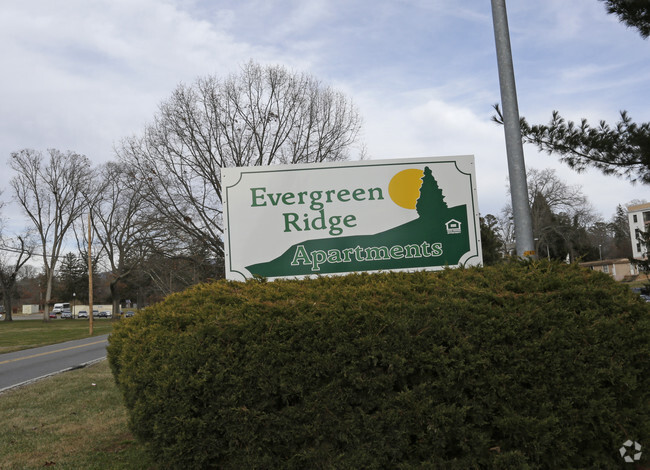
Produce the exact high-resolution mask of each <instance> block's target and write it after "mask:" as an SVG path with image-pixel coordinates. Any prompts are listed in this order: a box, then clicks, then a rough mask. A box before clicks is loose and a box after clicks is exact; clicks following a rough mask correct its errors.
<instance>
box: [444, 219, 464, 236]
mask: <svg viewBox="0 0 650 470" xmlns="http://www.w3.org/2000/svg"><path fill="white" fill-rule="evenodd" d="M460 225H461V223H460V222H459V221H458V220H456V219H451V220H449V221H447V222H445V227H446V228H447V233H461V227H460Z"/></svg>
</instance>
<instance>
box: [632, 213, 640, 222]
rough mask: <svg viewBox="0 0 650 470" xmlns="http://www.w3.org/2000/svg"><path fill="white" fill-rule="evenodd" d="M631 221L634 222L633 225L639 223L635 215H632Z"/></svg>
mask: <svg viewBox="0 0 650 470" xmlns="http://www.w3.org/2000/svg"><path fill="white" fill-rule="evenodd" d="M632 220H633V221H634V223H635V224H636V223H637V222H638V221H639V219H638V217H637V216H636V214H634V215H633V216H632Z"/></svg>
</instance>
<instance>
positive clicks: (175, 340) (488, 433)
mask: <svg viewBox="0 0 650 470" xmlns="http://www.w3.org/2000/svg"><path fill="white" fill-rule="evenodd" d="M649 342H650V309H649V308H648V306H647V305H646V304H645V303H643V302H642V301H641V300H640V299H639V298H638V296H635V295H634V294H632V293H631V292H629V290H628V289H626V288H625V287H623V286H621V285H619V284H617V283H616V282H614V281H612V280H611V279H610V278H609V277H608V276H607V275H604V274H601V273H596V272H593V271H588V270H584V269H581V268H579V267H577V266H575V265H565V264H561V263H548V262H534V263H523V262H521V263H519V262H514V263H509V264H504V265H499V266H494V267H488V268H469V269H457V270H445V271H442V272H437V273H431V272H418V273H380V274H357V275H349V276H339V277H331V278H317V279H309V280H291V281H286V280H281V281H275V282H263V281H259V280H255V281H249V282H246V283H239V282H227V281H219V282H215V283H210V284H203V285H198V286H196V287H193V288H191V289H189V290H187V291H185V292H182V293H179V294H175V295H172V296H170V297H168V298H167V299H166V300H165V301H164V302H162V303H160V304H157V305H154V306H152V307H149V308H147V309H145V310H144V311H141V312H140V313H138V315H136V316H135V317H134V318H131V319H128V320H125V321H122V322H120V323H119V324H118V325H116V327H115V328H114V330H113V334H112V335H111V337H110V346H109V352H108V358H109V361H110V365H111V367H112V370H113V373H114V376H115V378H116V381H117V383H118V386H119V388H120V389H121V391H122V393H123V396H124V401H125V404H126V407H127V409H128V413H129V419H130V426H131V429H132V431H133V433H134V434H135V435H136V436H137V437H138V438H139V439H140V440H142V441H144V442H146V443H147V445H148V446H149V448H150V449H151V452H153V454H154V455H155V456H156V458H157V459H158V461H159V462H160V465H161V468H183V467H184V468H220V469H238V470H239V469H410V468H432V469H445V470H447V469H462V470H467V469H474V468H489V469H492V468H494V469H525V468H530V469H537V468H540V469H569V468H627V467H626V465H627V464H625V462H624V460H623V457H622V456H621V454H620V453H619V449H620V448H621V447H622V444H623V443H624V442H626V441H627V440H628V439H630V440H632V441H636V442H638V443H639V444H641V445H642V446H643V455H642V458H641V460H639V461H636V462H635V463H636V464H637V465H643V466H645V467H647V466H648V463H647V462H648V461H649V460H648V458H647V456H648V455H649V454H650V400H649V398H650V343H649ZM630 454H632V452H630Z"/></svg>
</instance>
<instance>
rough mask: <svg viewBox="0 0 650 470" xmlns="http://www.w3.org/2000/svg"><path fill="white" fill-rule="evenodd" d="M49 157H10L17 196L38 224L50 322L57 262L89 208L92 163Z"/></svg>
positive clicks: (69, 155) (56, 154) (70, 155)
mask: <svg viewBox="0 0 650 470" xmlns="http://www.w3.org/2000/svg"><path fill="white" fill-rule="evenodd" d="M47 157H48V158H46V156H45V155H43V154H42V153H41V152H38V151H35V150H31V149H24V150H20V151H18V152H12V154H11V158H10V160H9V164H10V166H11V168H12V169H13V170H14V171H15V173H16V176H14V177H13V178H12V179H11V187H12V188H13V193H14V196H15V198H16V200H17V201H18V202H19V203H20V205H21V207H22V210H23V212H24V213H25V214H26V215H27V216H28V218H29V219H30V221H31V222H32V224H33V225H34V227H35V229H36V236H37V237H38V238H39V241H40V244H41V250H42V251H41V255H42V257H43V265H44V273H45V277H46V282H47V287H46V292H45V309H44V312H43V318H44V320H46V321H47V320H48V318H49V315H48V314H49V308H48V303H49V301H50V298H51V295H52V279H53V277H54V273H55V269H56V264H57V261H58V259H59V255H60V254H61V249H62V248H63V245H64V241H65V237H66V234H67V233H68V230H69V229H70V227H71V226H72V224H73V223H74V222H75V221H76V220H77V219H78V218H79V217H80V216H81V215H82V213H83V211H84V210H85V207H86V206H85V200H86V199H85V198H84V193H86V192H87V188H88V186H89V185H90V182H91V176H92V170H91V167H90V162H89V160H88V158H86V157H85V156H83V155H79V154H77V153H74V152H70V151H68V152H65V153H64V152H61V151H59V150H56V149H49V150H48V151H47Z"/></svg>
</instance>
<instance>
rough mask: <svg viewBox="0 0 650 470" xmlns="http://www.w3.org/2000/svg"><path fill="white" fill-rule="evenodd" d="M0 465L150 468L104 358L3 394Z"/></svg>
mask: <svg viewBox="0 0 650 470" xmlns="http://www.w3.org/2000/svg"><path fill="white" fill-rule="evenodd" d="M0 416H2V426H0V468H2V469H3V470H14V469H33V468H41V467H45V466H53V467H54V468H57V469H102V470H104V469H107V468H110V469H155V468H156V465H155V464H154V463H153V462H151V461H150V459H149V458H148V456H147V454H146V453H145V451H144V447H143V446H142V445H140V444H139V443H137V442H136V441H135V440H134V438H133V436H132V435H131V433H130V432H129V430H128V427H127V417H126V409H125V408H124V406H123V405H122V399H121V396H120V394H119V392H118V390H117V388H116V386H115V382H114V380H113V376H112V375H111V372H110V369H109V367H108V363H107V361H102V362H100V363H98V364H95V365H93V366H90V367H86V368H84V369H78V370H75V371H71V372H66V373H64V374H59V375H57V376H54V377H51V378H49V379H44V380H42V381H40V382H37V383H35V384H33V385H30V386H28V387H22V388H19V389H14V390H11V391H8V392H5V393H4V394H2V397H1V399H0Z"/></svg>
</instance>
